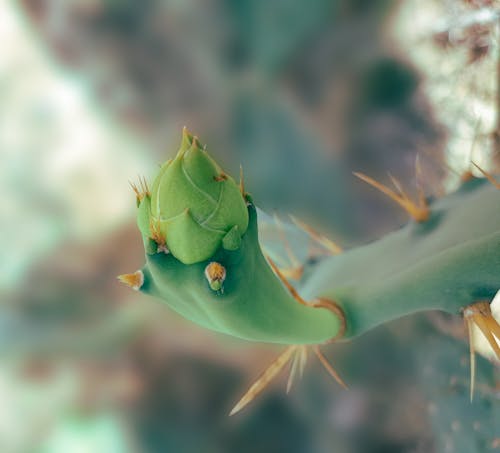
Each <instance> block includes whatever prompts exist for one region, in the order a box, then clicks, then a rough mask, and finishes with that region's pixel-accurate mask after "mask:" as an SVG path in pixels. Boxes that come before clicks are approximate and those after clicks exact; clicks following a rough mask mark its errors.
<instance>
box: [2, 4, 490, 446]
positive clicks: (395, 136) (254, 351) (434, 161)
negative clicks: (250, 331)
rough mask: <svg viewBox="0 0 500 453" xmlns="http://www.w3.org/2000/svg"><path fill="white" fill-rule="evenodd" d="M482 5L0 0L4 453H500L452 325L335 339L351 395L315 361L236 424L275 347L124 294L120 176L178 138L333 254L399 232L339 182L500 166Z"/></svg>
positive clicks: (131, 247) (442, 319)
mask: <svg viewBox="0 0 500 453" xmlns="http://www.w3.org/2000/svg"><path fill="white" fill-rule="evenodd" d="M495 8H496V6H495V2H491V1H487V0H484V1H480V0H477V1H459V0H454V1H451V2H450V1H444V0H443V1H437V0H436V1H433V0H425V1H415V0H408V1H402V2H396V1H391V0H311V1H308V2H305V1H299V0H266V1H265V0H253V1H250V0H241V1H228V0H184V1H180V0H170V1H161V0H142V1H133V0H71V1H64V0H23V1H20V2H14V1H9V0H1V1H0V43H1V44H0V157H1V165H0V189H1V191H2V197H1V199H0V207H1V210H0V213H1V216H2V217H1V219H2V221H1V231H2V234H1V235H0V256H1V259H0V295H1V296H2V297H1V305H0V340H1V341H0V351H1V354H2V357H1V361H0V451H1V452H47V453H49V452H50V453H54V452H57V453H63V452H64V453H73V452H75V453H80V452H82V453H83V452H106V453H108V452H174V453H177V452H179V453H184V452H186V453H187V452H201V453H205V452H208V453H212V452H214V453H215V452H256V451H259V452H263V453H268V452H289V453H295V452H297V453H299V452H304V453H323V452H338V453H350V452H375V453H378V452H380V453H382V452H384V453H392V452H426V453H427V452H445V451H450V452H451V451H457V452H458V451H460V452H461V451H463V452H467V453H474V452H484V451H489V450H493V449H495V448H500V440H499V439H500V432H496V428H498V426H500V407H499V401H498V398H499V397H498V388H497V390H495V385H496V384H495V382H496V380H495V375H494V373H495V371H494V369H493V367H492V366H491V365H490V364H489V363H488V362H486V361H485V360H483V359H478V360H479V364H478V366H479V369H478V382H479V385H478V392H477V393H478V395H477V400H476V402H475V403H474V404H473V405H470V404H469V402H468V385H469V382H468V362H467V354H468V352H467V345H466V343H465V337H464V332H463V329H462V326H461V321H460V319H458V318H457V319H452V318H450V317H447V316H444V315H441V314H438V313H431V314H425V315H418V316H413V317H410V318H408V319H403V320H400V321H397V322H393V323H390V324H389V325H386V326H383V327H381V328H379V329H376V330H375V331H373V332H371V333H369V334H367V335H365V336H364V337H362V338H359V339H358V340H356V341H355V342H353V343H352V344H351V343H349V344H338V345H333V346H331V347H330V348H329V349H327V351H326V353H327V355H328V356H329V357H330V358H332V360H333V362H334V363H335V365H336V367H337V368H338V370H339V371H340V373H341V374H342V376H343V377H344V378H345V380H346V381H347V382H348V384H349V385H350V387H351V389H350V390H349V391H348V392H345V391H342V390H341V389H340V388H339V387H338V386H337V385H336V384H335V383H334V382H333V381H331V379H330V378H329V377H328V376H327V374H326V373H325V372H324V370H323V369H322V368H321V367H320V365H319V364H318V363H316V362H315V361H314V360H312V359H311V360H310V363H309V366H308V369H307V373H306V376H305V377H304V379H303V380H302V381H301V382H299V383H298V384H297V385H296V386H295V388H294V390H293V392H292V393H291V394H290V395H285V391H284V387H285V383H284V381H283V380H278V381H277V382H276V383H274V384H273V385H272V386H271V388H269V389H268V390H267V391H266V392H265V393H264V395H263V396H261V397H260V398H259V399H258V400H256V401H255V402H253V403H252V404H251V406H249V407H248V409H246V410H245V411H244V412H243V413H242V414H239V415H238V416H235V417H232V418H229V417H228V415H227V414H228V413H229V411H230V409H231V408H232V406H233V405H234V403H235V402H236V401H237V400H238V399H239V397H240V396H241V395H242V393H243V392H244V391H245V390H246V388H247V387H248V385H249V384H250V383H251V382H252V381H253V380H254V379H255V378H256V376H257V375H258V374H259V373H260V371H261V370H263V369H264V368H265V367H266V366H267V365H268V364H269V363H270V362H271V361H272V360H273V359H274V357H275V356H276V355H277V353H278V352H279V349H276V348H274V347H268V346H266V345H258V344H248V343H245V342H242V341H239V340H235V339H232V338H227V337H223V336H221V335H218V334H214V333H213V332H208V331H204V330H202V329H200V328H198V327H197V326H194V325H191V324H190V323H188V322H187V321H184V320H182V319H180V318H179V317H178V316H177V315H175V314H174V313H172V312H170V311H168V310H167V309H166V308H165V307H164V306H162V305H161V304H160V303H159V302H158V301H155V300H153V299H149V298H146V297H144V296H140V295H138V294H136V293H133V292H131V291H129V290H127V288H124V287H121V286H120V285H119V283H118V282H117V281H116V278H115V276H116V275H118V274H121V273H125V272H132V271H134V270H135V269H137V268H139V267H140V266H141V265H142V261H143V257H142V256H143V251H142V245H141V240H140V236H139V233H138V231H137V229H136V227H135V219H134V215H135V200H134V196H133V194H132V192H131V190H130V188H129V180H136V179H137V177H138V175H145V176H146V177H147V178H148V179H149V180H151V178H152V177H153V176H154V175H155V173H156V171H157V168H158V164H160V163H162V162H163V161H164V160H166V159H167V158H168V157H171V156H172V155H173V154H174V153H175V152H176V150H177V147H178V145H179V141H180V132H181V129H182V126H184V125H186V126H188V128H189V129H190V130H192V131H193V133H195V134H197V135H198V136H199V137H200V138H201V140H202V142H205V143H207V144H208V149H209V150H210V152H211V153H212V154H213V155H214V156H216V158H217V159H218V160H219V161H220V162H221V164H222V166H223V167H224V168H225V169H227V170H228V171H229V172H231V173H232V174H237V172H238V168H239V165H240V163H241V164H242V165H243V168H244V170H245V179H246V186H247V190H248V191H249V192H251V193H252V195H253V198H254V200H255V201H256V203H257V205H258V206H259V207H261V208H263V209H264V210H265V211H266V212H267V213H268V214H273V213H277V214H279V215H281V216H285V215H286V214H288V213H291V214H293V215H295V216H297V217H299V218H301V219H303V220H305V221H307V222H308V223H310V224H311V225H313V226H314V227H316V228H318V229H319V230H320V231H322V232H323V233H325V234H327V235H329V236H330V237H331V238H333V239H335V240H336V241H338V242H339V243H341V244H342V245H344V246H346V247H350V246H353V245H355V244H359V243H362V242H366V241H369V240H372V239H374V238H376V237H379V236H380V235H381V234H383V233H385V232H388V231H390V230H392V229H395V228H397V227H398V226H400V225H402V224H403V223H404V222H406V220H407V219H406V216H405V214H404V213H403V212H401V211H399V210H398V209H397V208H396V207H395V206H393V205H392V204H391V203H390V202H389V201H388V200H386V199H384V197H382V196H381V195H380V194H378V193H376V192H375V191H373V190H371V189H369V188H368V187H367V186H364V185H363V184H362V183H361V182H360V181H358V180H356V179H355V178H354V177H353V176H352V171H362V172H365V173H367V174H369V175H370V176H372V177H374V178H376V179H379V180H386V179H387V172H390V173H391V174H393V175H395V176H396V177H398V178H399V179H400V180H401V181H402V182H403V183H404V186H405V187H407V188H409V190H410V191H412V190H415V159H416V156H417V154H418V155H419V156H420V161H421V163H422V167H423V170H424V171H423V174H424V184H425V190H426V193H427V194H428V195H429V196H437V195H439V194H442V193H443V191H444V190H446V189H449V188H450V187H453V185H454V184H456V181H457V177H458V175H459V174H460V173H461V172H463V171H464V170H466V169H467V165H468V164H467V162H468V160H470V158H471V156H473V157H474V160H476V161H477V162H479V163H481V164H483V165H484V166H485V167H487V166H488V165H492V164H493V163H494V162H497V163H498V161H499V160H500V159H498V152H497V150H496V149H495V143H496V141H495V140H496V139H497V138H498V137H497V136H496V138H495V136H492V135H491V134H490V133H489V132H491V130H493V129H494V127H495V124H494V122H495V118H496V104H495V99H496V95H495V93H496V75H495V74H496V69H495V68H496V61H497V59H498V57H497V54H498V44H497V43H498V39H497V38H498V26H497V25H496V24H497V22H498V17H499V10H498V9H495ZM488 14H489V16H488ZM497 141H498V140H497ZM263 223H264V224H263V238H262V239H263V241H264V242H265V243H266V245H267V246H268V247H270V248H273V247H274V248H275V250H278V252H277V253H279V250H280V247H282V245H283V244H282V243H281V242H280V241H281V239H280V235H279V234H278V235H277V234H275V233H276V231H275V228H276V225H275V224H273V222H272V217H264V218H263ZM273 229H274V230H273ZM273 231H274V233H273ZM270 303H272V301H270ZM495 442H497V443H495Z"/></svg>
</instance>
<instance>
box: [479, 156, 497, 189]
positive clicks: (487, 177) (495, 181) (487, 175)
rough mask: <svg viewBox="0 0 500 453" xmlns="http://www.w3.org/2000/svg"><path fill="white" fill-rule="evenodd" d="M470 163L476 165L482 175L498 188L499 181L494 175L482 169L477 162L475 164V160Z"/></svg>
mask: <svg viewBox="0 0 500 453" xmlns="http://www.w3.org/2000/svg"><path fill="white" fill-rule="evenodd" d="M472 165H474V167H476V168H477V169H478V170H479V171H480V172H481V173H482V174H483V175H484V177H485V178H486V179H487V180H488V181H489V182H491V184H493V186H494V187H496V188H497V189H498V190H500V182H498V181H497V180H496V179H495V178H494V176H493V175H492V174H491V173H490V172H488V171H486V170H483V169H482V168H481V167H480V166H479V165H478V164H476V163H475V162H472Z"/></svg>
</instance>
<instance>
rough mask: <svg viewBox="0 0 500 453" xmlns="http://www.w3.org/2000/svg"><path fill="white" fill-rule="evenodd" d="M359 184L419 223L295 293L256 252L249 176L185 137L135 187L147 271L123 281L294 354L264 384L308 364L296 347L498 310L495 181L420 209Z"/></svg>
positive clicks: (329, 264) (348, 255)
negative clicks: (493, 305)
mask: <svg viewBox="0 0 500 453" xmlns="http://www.w3.org/2000/svg"><path fill="white" fill-rule="evenodd" d="M358 176H359V177H360V178H362V179H364V180H365V181H366V182H368V183H370V184H371V185H373V186H375V187H377V188H378V189H380V190H382V191H383V192H384V193H386V194H387V195H389V196H390V197H391V198H392V199H393V200H394V201H396V202H397V203H398V204H400V205H401V206H403V207H404V208H405V209H406V210H407V211H408V212H409V214H410V215H411V216H412V217H413V219H414V220H413V221H411V222H410V223H408V224H407V225H406V226H405V227H403V228H401V229H400V230H398V231H396V232H393V233H391V234H388V235H387V236H386V237H384V238H381V239H379V240H377V241H375V242H373V243H371V244H368V245H364V246H360V247H357V248H354V249H352V250H349V251H347V252H345V253H341V254H338V255H335V256H331V257H328V258H325V259H323V260H319V261H318V262H317V263H316V264H314V265H313V266H312V267H311V268H310V269H308V272H307V277H305V278H303V280H304V281H303V282H302V283H301V284H300V287H298V288H297V289H295V288H294V287H293V286H292V285H291V284H290V283H289V282H288V281H287V280H286V278H285V276H284V273H283V272H281V271H280V269H279V268H278V267H277V266H276V265H275V264H274V263H273V261H272V260H271V259H269V258H268V259H267V260H266V258H265V256H264V254H263V252H262V250H261V247H260V245H259V239H258V231H257V210H256V207H255V205H254V203H253V201H252V198H251V197H250V196H249V195H248V194H247V193H245V190H244V187H243V179H242V176H240V185H239V187H238V186H237V185H236V183H235V182H234V180H233V179H232V178H231V177H230V176H228V175H226V174H225V173H224V172H223V171H222V170H221V169H220V168H219V167H218V165H217V164H216V163H215V162H214V161H213V160H212V159H211V158H210V157H209V155H208V153H207V151H206V150H205V149H202V148H201V146H200V144H199V141H198V140H197V138H196V137H193V136H192V135H191V134H189V133H188V132H187V131H186V130H185V131H184V133H183V139H182V144H181V147H180V150H179V152H178V154H177V156H176V157H175V159H173V160H172V161H169V162H167V163H166V164H165V165H164V166H163V167H162V169H161V170H160V174H159V176H158V177H157V178H156V180H155V182H154V183H153V186H152V190H151V191H149V188H148V186H147V184H146V183H145V182H143V184H142V188H141V190H139V189H138V188H137V187H136V188H135V190H136V194H137V202H138V206H139V207H138V224H139V229H140V231H141V233H142V236H143V240H144V245H145V249H146V264H145V266H144V267H143V268H142V270H140V271H137V272H136V273H134V274H128V275H125V276H120V278H121V279H122V281H124V282H125V283H127V284H128V285H129V286H131V287H133V288H134V289H139V290H140V291H142V292H144V293H147V294H150V295H153V296H156V297H158V298H160V299H162V300H164V301H165V302H166V303H167V304H168V305H169V306H170V307H171V308H173V309H174V310H175V311H177V312H179V313H180V314H181V315H183V316H185V317H186V318H188V319H190V320H192V321H194V322H196V323H198V324H199V325H201V326H203V327H205V328H208V329H212V330H215V331H218V332H222V333H225V334H229V335H233V336H235V337H239V338H243V339H246V340H252V341H259V342H270V343H280V344H288V345H293V346H292V349H291V348H288V349H287V350H286V351H285V353H284V354H283V355H282V356H280V358H278V360H277V363H278V365H276V364H273V366H272V367H271V370H272V372H269V370H268V372H267V374H266V373H265V379H264V380H265V382H266V383H267V381H269V379H270V378H272V377H273V376H274V375H275V374H276V373H277V372H278V371H279V370H280V369H281V368H282V367H283V366H284V365H285V364H286V363H287V362H288V361H289V360H292V357H293V356H294V352H295V353H296V354H295V355H296V356H297V355H300V354H302V352H301V351H302V349H300V347H299V345H317V344H320V343H325V342H328V341H333V340H336V339H340V338H342V339H347V338H352V337H355V336H357V335H360V334H362V333H364V332H366V331H367V330H369V329H371V328H373V327H375V326H377V325H379V324H381V323H384V322H387V321H389V320H392V319H395V318H398V317H401V316H404V315H407V314H410V313H414V312H418V311H422V310H433V309H437V310H443V311H446V312H449V313H454V314H459V313H460V312H461V311H463V310H464V309H465V308H466V307H469V308H470V307H475V305H474V303H475V302H478V301H491V300H492V298H493V296H494V295H495V293H496V292H497V290H498V289H499V288H500V253H499V250H500V193H499V191H498V186H497V184H498V183H497V182H496V180H495V179H493V178H492V177H491V175H489V174H488V176H489V179H490V181H487V180H485V179H476V178H472V179H470V180H469V181H467V182H464V183H463V184H462V186H461V187H460V189H459V190H457V191H456V192H455V193H452V194H449V195H447V196H445V197H443V198H441V199H438V200H426V199H425V198H424V197H423V195H422V194H420V197H419V201H418V203H414V202H412V201H411V199H410V198H409V197H408V196H407V195H406V193H405V192H404V191H403V190H402V188H401V187H400V184H399V183H398V182H397V181H396V180H394V178H393V182H394V183H395V185H396V188H397V189H398V192H394V191H392V190H391V189H389V188H387V187H386V186H382V185H381V184H379V183H377V182H375V181H373V180H371V179H370V178H369V177H367V176H365V175H358ZM490 182H493V183H494V184H491V183H490ZM247 212H248V216H247V214H246V213H247ZM483 304H484V302H483ZM472 312H473V313H474V316H475V318H473V319H474V321H475V322H476V324H477V325H478V326H479V327H481V325H483V327H484V325H486V328H485V330H483V329H482V330H483V333H484V334H485V335H486V336H487V337H488V336H489V337H490V338H488V339H489V340H491V341H490V344H491V345H492V347H495V346H496V342H495V339H494V336H496V337H497V338H500V333H499V331H500V327H499V326H498V323H497V322H496V321H495V320H494V318H493V317H492V316H491V313H489V314H488V313H486V312H485V311H484V310H482V311H481V310H476V309H474V308H472ZM471 319H472V318H471ZM483 319H484V320H485V321H484V322H482V320H483ZM480 324H481V325H480ZM294 347H295V348H296V349H293V348H294ZM497 349H498V347H497ZM315 352H316V354H317V355H318V357H319V358H320V360H321V361H322V362H323V363H324V365H325V366H326V367H327V369H328V370H329V372H330V373H331V374H332V375H334V377H336V378H338V376H337V375H336V374H335V372H334V371H333V369H331V368H330V369H329V368H328V364H327V363H326V361H324V357H323V356H322V355H321V353H320V352H319V350H318V349H317V348H316V349H315ZM499 356H500V354H499ZM294 361H295V359H294ZM338 380H339V382H341V380H340V378H338ZM257 387H258V391H260V386H259V385H258V386H257ZM252 392H253V393H255V389H253V390H252Z"/></svg>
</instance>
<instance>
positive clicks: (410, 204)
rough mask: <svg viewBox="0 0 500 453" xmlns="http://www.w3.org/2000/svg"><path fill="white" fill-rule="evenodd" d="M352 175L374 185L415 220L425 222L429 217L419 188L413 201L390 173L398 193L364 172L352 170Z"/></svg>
mask: <svg viewBox="0 0 500 453" xmlns="http://www.w3.org/2000/svg"><path fill="white" fill-rule="evenodd" d="M354 176H356V177H358V178H359V179H361V180H362V181H364V182H366V183H367V184H369V185H370V186H372V187H375V188H376V189H378V190H380V192H382V193H383V194H385V195H387V196H388V197H389V198H390V199H391V200H393V201H395V202H396V203H397V204H398V205H399V206H401V207H402V208H403V209H404V210H405V211H406V212H407V213H408V214H409V215H410V216H411V217H412V218H413V219H414V220H415V221H416V222H426V221H427V220H428V219H429V216H430V210H429V206H428V205H427V202H426V201H425V197H424V195H423V192H422V190H421V189H420V188H419V195H418V202H417V203H415V202H414V201H413V200H411V199H410V197H409V196H408V195H407V194H406V193H405V192H404V190H403V189H402V187H401V184H400V183H399V181H398V180H397V179H396V178H394V177H393V176H392V175H389V177H390V178H391V181H392V183H393V184H394V186H395V187H396V190H397V191H398V193H397V192H395V191H394V190H392V189H390V188H389V187H387V186H385V185H384V184H381V183H379V182H378V181H375V180H374V179H373V178H370V177H369V176H367V175H365V174H364V173H359V172H354Z"/></svg>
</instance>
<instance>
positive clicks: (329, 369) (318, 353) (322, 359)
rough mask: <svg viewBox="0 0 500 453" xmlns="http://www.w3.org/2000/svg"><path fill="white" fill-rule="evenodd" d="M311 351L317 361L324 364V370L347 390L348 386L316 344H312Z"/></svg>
mask: <svg viewBox="0 0 500 453" xmlns="http://www.w3.org/2000/svg"><path fill="white" fill-rule="evenodd" d="M313 351H314V353H315V354H316V356H317V357H318V359H319V361H320V362H321V364H322V365H323V366H324V368H325V370H326V371H327V372H328V374H329V375H330V376H331V377H332V378H333V379H335V380H336V381H337V382H338V384H339V385H340V386H341V387H342V388H343V389H345V390H348V389H349V387H347V384H346V383H345V382H344V381H343V379H342V378H341V377H340V376H339V374H338V373H337V372H336V371H335V369H334V368H333V367H332V365H331V364H330V363H329V362H328V360H327V359H326V357H325V356H324V355H323V353H322V352H321V350H320V349H319V346H318V345H315V346H313Z"/></svg>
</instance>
